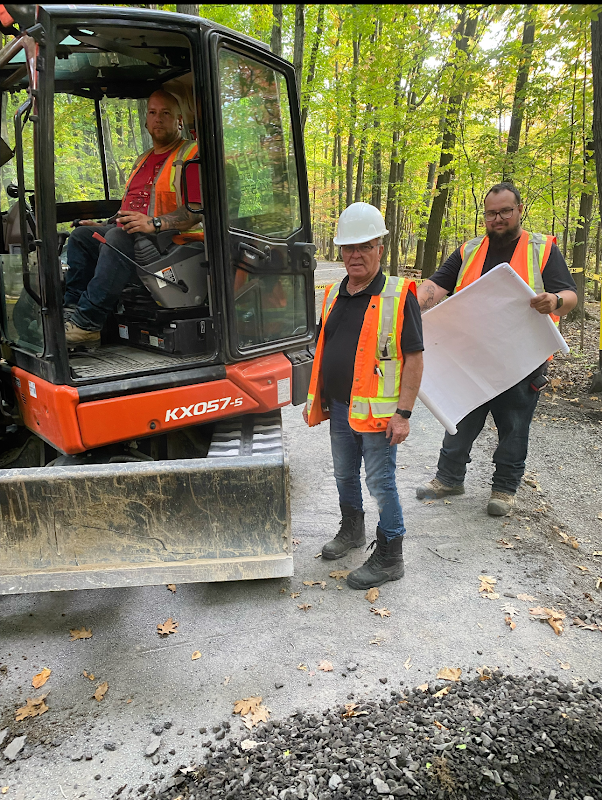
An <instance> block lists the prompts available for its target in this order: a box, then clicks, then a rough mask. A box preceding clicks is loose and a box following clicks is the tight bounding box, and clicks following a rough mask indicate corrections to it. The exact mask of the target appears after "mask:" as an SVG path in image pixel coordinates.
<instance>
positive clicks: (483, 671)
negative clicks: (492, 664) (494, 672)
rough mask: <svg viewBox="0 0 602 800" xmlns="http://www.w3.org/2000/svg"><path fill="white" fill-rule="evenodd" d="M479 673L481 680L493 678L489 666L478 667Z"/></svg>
mask: <svg viewBox="0 0 602 800" xmlns="http://www.w3.org/2000/svg"><path fill="white" fill-rule="evenodd" d="M477 673H478V675H479V680H480V681H490V680H491V670H490V669H489V667H477Z"/></svg>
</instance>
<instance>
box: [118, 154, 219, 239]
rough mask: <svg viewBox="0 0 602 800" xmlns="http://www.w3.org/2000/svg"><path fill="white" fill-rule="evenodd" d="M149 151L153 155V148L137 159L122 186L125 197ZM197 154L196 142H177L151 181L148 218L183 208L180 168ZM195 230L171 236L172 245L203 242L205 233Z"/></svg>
mask: <svg viewBox="0 0 602 800" xmlns="http://www.w3.org/2000/svg"><path fill="white" fill-rule="evenodd" d="M152 152H154V151H153V148H151V149H150V150H147V151H146V153H142V155H141V156H139V158H138V159H137V160H136V163H135V164H134V166H133V168H132V172H131V173H130V177H129V178H128V179H127V181H126V184H125V192H124V196H125V195H126V194H127V191H128V188H129V186H130V183H131V182H132V179H133V178H134V175H136V173H137V172H138V170H139V169H140V168H141V167H142V165H143V164H144V162H145V161H146V159H147V158H148V157H149V156H150V154H151V153H152ZM197 153H198V146H197V143H196V142H190V141H188V140H187V139H184V140H182V142H180V143H178V145H177V146H176V147H174V149H173V150H172V151H171V153H170V154H169V155H168V156H167V159H166V160H165V162H164V163H163V166H162V167H161V169H160V170H159V172H158V173H157V175H156V177H155V179H154V181H153V188H152V189H151V194H150V201H149V204H148V211H147V214H148V216H149V217H160V216H162V215H163V214H170V213H171V212H172V211H175V210H176V209H177V208H180V207H181V206H182V205H184V200H183V197H182V167H183V165H184V162H185V161H188V160H189V159H191V158H194V157H195V156H196V155H197ZM198 228H199V226H196V225H195V227H194V228H193V229H191V230H190V231H186V232H185V233H182V234H178V235H177V236H174V237H173V241H174V243H175V244H183V243H184V242H189V241H199V240H200V241H203V240H204V238H205V234H204V233H203V231H202V230H199V229H198Z"/></svg>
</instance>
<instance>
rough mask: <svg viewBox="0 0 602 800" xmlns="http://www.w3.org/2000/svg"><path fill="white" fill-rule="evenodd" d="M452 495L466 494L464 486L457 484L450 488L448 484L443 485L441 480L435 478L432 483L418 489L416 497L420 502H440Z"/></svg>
mask: <svg viewBox="0 0 602 800" xmlns="http://www.w3.org/2000/svg"><path fill="white" fill-rule="evenodd" d="M450 494H464V484H463V483H455V484H454V485H453V486H448V485H447V483H442V482H441V481H440V480H439V478H433V480H432V481H429V482H428V483H425V484H424V486H419V487H418V488H417V489H416V497H417V498H418V499H419V500H439V498H441V497H447V496H448V495H450Z"/></svg>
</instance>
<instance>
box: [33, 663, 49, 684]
mask: <svg viewBox="0 0 602 800" xmlns="http://www.w3.org/2000/svg"><path fill="white" fill-rule="evenodd" d="M51 672H52V670H51V669H48V667H44V669H42V670H41V671H40V672H38V674H37V675H34V676H33V678H32V679H31V685H32V686H33V688H34V689H39V688H40V687H41V686H43V685H44V684H45V683H46V681H47V680H48V678H49V677H50V674H51Z"/></svg>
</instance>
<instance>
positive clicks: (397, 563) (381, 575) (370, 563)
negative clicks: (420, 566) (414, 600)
mask: <svg viewBox="0 0 602 800" xmlns="http://www.w3.org/2000/svg"><path fill="white" fill-rule="evenodd" d="M375 545H376V546H375ZM370 547H374V550H373V551H372V553H371V554H370V557H369V558H368V560H367V561H366V562H365V564H363V565H362V566H361V567H359V568H358V569H354V570H353V572H350V573H349V575H347V586H349V587H350V588H351V589H371V588H372V587H373V586H382V585H383V583H386V582H387V581H398V580H399V579H400V578H403V574H404V564H403V536H396V537H395V538H394V539H387V537H386V536H385V534H384V533H383V532H382V531H381V529H380V528H377V529H376V541H374V542H372V544H371V545H370Z"/></svg>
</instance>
